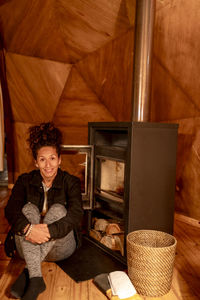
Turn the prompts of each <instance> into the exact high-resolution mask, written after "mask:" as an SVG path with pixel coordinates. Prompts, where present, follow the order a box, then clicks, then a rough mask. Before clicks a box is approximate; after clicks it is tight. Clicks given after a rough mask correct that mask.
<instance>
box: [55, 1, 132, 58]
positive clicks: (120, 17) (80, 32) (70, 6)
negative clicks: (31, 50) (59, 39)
mask: <svg viewBox="0 0 200 300" xmlns="http://www.w3.org/2000/svg"><path fill="white" fill-rule="evenodd" d="M55 7H56V13H57V15H58V20H59V22H60V28H61V31H62V33H63V38H64V40H65V42H66V43H67V44H69V45H70V47H72V48H73V49H76V50H77V52H82V53H89V52H93V51H95V50H96V49H98V48H99V47H101V46H102V45H103V44H105V43H106V42H108V40H109V39H110V38H113V37H115V36H117V35H120V34H121V33H122V32H124V31H126V30H127V28H129V27H130V22H129V19H128V17H127V11H126V3H125V1H122V0H110V1H107V0H101V1H93V0H87V1H86V0H84V1H80V0H73V1H70V2H69V1H65V0H57V1H56V2H55ZM97 20H98V21H97Z"/></svg>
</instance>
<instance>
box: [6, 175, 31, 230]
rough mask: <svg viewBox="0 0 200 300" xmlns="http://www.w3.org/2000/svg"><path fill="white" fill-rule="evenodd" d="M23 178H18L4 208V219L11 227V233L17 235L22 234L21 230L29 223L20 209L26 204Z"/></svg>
mask: <svg viewBox="0 0 200 300" xmlns="http://www.w3.org/2000/svg"><path fill="white" fill-rule="evenodd" d="M25 177H26V176H25V175H21V176H19V178H18V179H17V181H16V183H15V185H14V187H13V189H12V194H11V196H10V198H9V200H8V203H7V205H6V207H5V217H6V219H7V220H8V222H9V224H10V225H11V226H12V231H13V232H14V233H17V234H22V233H23V229H24V228H25V227H26V225H27V224H28V223H29V221H28V220H27V218H26V217H25V216H24V215H23V213H22V208H23V206H24V204H25V203H26V188H25V184H24V179H25Z"/></svg>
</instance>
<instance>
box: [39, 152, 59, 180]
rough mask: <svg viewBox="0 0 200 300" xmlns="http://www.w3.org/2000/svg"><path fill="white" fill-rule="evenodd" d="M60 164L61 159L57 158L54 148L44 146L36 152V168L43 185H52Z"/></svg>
mask: <svg viewBox="0 0 200 300" xmlns="http://www.w3.org/2000/svg"><path fill="white" fill-rule="evenodd" d="M60 163H61V157H58V153H57V152H56V148H55V147H51V146H45V147H42V148H40V149H39V150H38V153H37V159H36V166H37V167H38V168H39V170H40V174H41V176H42V178H43V179H44V183H46V184H48V185H49V184H52V182H53V180H54V178H55V177H56V174H57V171H58V167H59V165H60Z"/></svg>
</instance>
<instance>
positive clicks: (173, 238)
mask: <svg viewBox="0 0 200 300" xmlns="http://www.w3.org/2000/svg"><path fill="white" fill-rule="evenodd" d="M139 232H146V233H148V232H149V233H150V232H153V233H161V234H163V235H166V236H168V237H170V238H172V240H173V244H172V245H169V246H163V247H157V246H156V247H153V246H147V245H141V244H139V243H137V242H134V241H130V240H129V238H130V236H131V235H133V234H134V233H139ZM126 239H127V242H129V243H133V244H134V245H136V246H137V247H141V248H146V249H148V248H149V249H155V250H156V249H157V250H159V249H165V248H173V247H176V244H177V240H176V238H175V237H174V236H173V235H171V234H169V233H167V232H164V231H160V230H151V229H140V230H134V231H132V232H129V233H128V234H127V237H126Z"/></svg>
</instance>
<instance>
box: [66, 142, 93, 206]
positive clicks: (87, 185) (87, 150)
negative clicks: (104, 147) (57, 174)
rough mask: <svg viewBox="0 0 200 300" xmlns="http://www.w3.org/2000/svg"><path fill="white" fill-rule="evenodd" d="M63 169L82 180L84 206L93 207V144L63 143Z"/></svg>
mask: <svg viewBox="0 0 200 300" xmlns="http://www.w3.org/2000/svg"><path fill="white" fill-rule="evenodd" d="M61 155H62V163H61V166H62V169H63V170H65V171H67V172H68V173H70V174H72V175H74V176H77V177H78V178H80V181H81V192H82V200H83V208H84V209H91V208H92V201H93V146H92V145H62V146H61Z"/></svg>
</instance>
